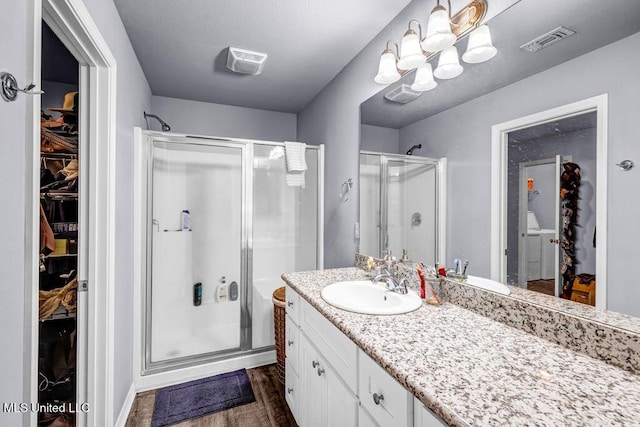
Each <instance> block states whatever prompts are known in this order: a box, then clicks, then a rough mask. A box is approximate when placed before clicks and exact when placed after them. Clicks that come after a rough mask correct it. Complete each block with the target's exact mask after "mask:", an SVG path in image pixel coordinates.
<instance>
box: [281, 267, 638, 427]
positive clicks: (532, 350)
mask: <svg viewBox="0 0 640 427" xmlns="http://www.w3.org/2000/svg"><path fill="white" fill-rule="evenodd" d="M282 277H283V279H284V280H285V282H286V283H287V284H288V286H287V323H286V335H287V338H286V339H287V358H286V369H287V371H286V387H285V392H286V399H287V402H288V403H289V406H290V408H291V410H292V412H293V414H294V417H295V418H296V421H297V422H298V424H299V425H301V426H318V425H326V426H331V425H345V426H369V425H382V426H412V425H420V426H437V425H456V426H466V425H535V424H546V425H617V424H633V423H634V422H637V420H638V419H640V377H638V376H637V375H636V373H635V372H632V371H630V370H629V369H621V368H619V367H616V366H612V365H610V364H607V363H605V362H604V361H602V360H598V359H597V358H594V357H590V356H588V355H586V354H583V353H581V352H577V351H574V350H572V349H570V348H567V346H562V345H558V344H555V343H552V342H549V341H548V340H547V339H543V338H540V337H538V336H536V335H533V334H531V333H527V332H525V331H523V330H518V329H516V328H513V327H509V326H507V325H505V324H504V323H502V322H499V321H495V320H492V319H490V318H489V317H485V316H483V315H480V314H478V313H477V312H474V311H475V310H473V311H472V310H471V309H465V308H462V307H461V306H460V305H458V304H454V303H452V302H448V300H447V302H445V303H444V304H443V305H441V306H428V305H423V306H422V307H420V308H419V309H417V310H415V311H413V312H410V313H407V314H403V315H393V316H376V315H366V314H357V313H352V312H348V311H344V310H341V309H338V308H335V307H333V306H331V305H329V304H327V303H326V302H325V301H324V300H323V299H322V297H321V290H322V288H323V287H324V286H326V285H329V284H331V283H335V282H339V281H344V280H365V279H366V278H367V275H366V273H365V272H364V271H363V270H360V269H357V268H345V269H332V270H322V271H311V272H302V273H287V274H284V275H283V276H282ZM444 286H446V283H445V284H444ZM484 292H488V291H484ZM443 293H444V292H443ZM445 294H446V293H445ZM488 294H493V293H491V292H489V293H488ZM496 295H497V294H496ZM489 296H490V295H489ZM445 300H446V298H445ZM452 300H455V298H452ZM487 301H488V303H489V302H490V301H491V298H489V297H488V298H487ZM493 308H494V311H499V307H497V306H495V305H494V306H493ZM569 333H571V331H569ZM614 351H615V349H612V352H614Z"/></svg>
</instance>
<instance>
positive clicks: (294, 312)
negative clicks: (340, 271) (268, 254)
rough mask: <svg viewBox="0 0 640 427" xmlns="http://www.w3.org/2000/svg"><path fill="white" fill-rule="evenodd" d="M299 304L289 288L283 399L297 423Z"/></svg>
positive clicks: (298, 398) (298, 299)
mask: <svg viewBox="0 0 640 427" xmlns="http://www.w3.org/2000/svg"><path fill="white" fill-rule="evenodd" d="M299 304H300V296H299V295H298V294H297V293H296V292H295V291H294V290H293V289H291V288H289V287H287V290H286V311H287V317H286V322H285V340H286V343H285V354H286V359H285V383H284V391H285V399H286V401H287V404H288V405H289V409H290V410H291V413H292V414H293V417H294V418H295V419H296V421H297V422H298V424H300V421H299V416H300V415H299V413H300V410H299V402H300V376H299V372H300V371H299V362H298V361H299V358H300V316H299V315H298V306H299Z"/></svg>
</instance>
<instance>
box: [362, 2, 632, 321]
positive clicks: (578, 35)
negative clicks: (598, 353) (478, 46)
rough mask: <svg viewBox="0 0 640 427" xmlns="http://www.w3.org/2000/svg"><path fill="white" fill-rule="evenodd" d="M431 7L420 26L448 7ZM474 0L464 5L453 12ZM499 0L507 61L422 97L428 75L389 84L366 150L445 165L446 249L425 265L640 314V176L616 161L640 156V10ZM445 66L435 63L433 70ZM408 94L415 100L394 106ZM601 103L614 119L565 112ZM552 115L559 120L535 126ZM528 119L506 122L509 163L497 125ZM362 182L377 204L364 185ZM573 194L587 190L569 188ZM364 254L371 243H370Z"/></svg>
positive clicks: (499, 35) (494, 22)
mask: <svg viewBox="0 0 640 427" xmlns="http://www.w3.org/2000/svg"><path fill="white" fill-rule="evenodd" d="M415 1H416V2H417V1H419V0H415ZM423 3H425V5H424V10H425V12H424V16H420V17H415V18H416V19H418V20H422V25H426V21H427V18H428V11H429V10H431V8H432V7H433V5H435V1H433V2H424V1H423ZM427 3H429V4H427ZM431 3H433V5H431ZM465 4H466V2H459V3H457V2H454V5H453V11H454V12H455V11H456V7H462V6H464V5H465ZM487 4H488V7H489V10H491V8H492V7H493V6H494V5H496V7H502V8H503V9H504V10H502V11H501V12H500V13H497V14H496V13H494V14H493V15H492V16H491V19H489V20H488V21H487V22H486V23H487V24H488V26H489V28H490V30H491V35H492V41H493V45H494V46H495V47H496V48H497V54H496V55H495V57H493V58H492V59H490V60H488V61H486V62H483V63H476V64H473V63H465V62H463V61H460V64H461V65H462V67H463V68H464V70H463V72H462V74H460V75H459V76H457V77H455V78H451V79H438V78H437V77H436V79H435V81H436V82H437V87H435V88H434V89H432V90H429V91H424V92H418V93H415V94H412V93H411V85H412V83H413V82H414V79H415V76H416V73H415V71H410V72H407V73H405V74H404V75H403V76H402V77H401V79H400V80H398V81H397V82H394V83H391V84H389V85H386V86H381V90H380V92H379V93H377V94H375V95H374V96H372V97H371V98H369V99H368V100H366V101H365V102H363V103H362V105H361V140H360V144H361V145H360V150H361V153H364V154H366V152H376V153H390V154H392V155H393V156H398V157H399V158H406V157H408V156H407V151H409V150H411V149H412V148H414V147H416V146H419V147H420V148H414V150H412V152H411V154H412V155H411V156H410V157H413V158H429V159H443V158H446V165H447V166H446V174H445V176H444V177H443V179H444V181H445V186H446V189H445V190H444V191H445V195H444V196H443V198H442V199H440V200H441V201H442V202H443V203H445V204H446V218H443V219H444V220H446V224H445V225H443V227H444V231H443V235H445V236H446V237H445V239H444V242H442V243H443V245H444V247H445V249H444V252H443V253H442V254H439V253H438V252H437V251H433V252H431V253H427V254H425V255H424V256H422V255H421V256H419V257H418V258H419V259H420V260H421V261H424V262H427V263H433V262H436V261H437V262H440V264H446V265H450V264H452V262H453V260H454V259H456V258H457V259H468V260H469V271H470V272H471V274H474V275H478V276H483V277H491V278H494V279H498V280H500V281H503V282H507V283H509V284H511V285H514V286H519V287H521V288H525V289H529V290H532V291H536V292H542V293H547V294H549V295H553V296H556V297H558V298H561V297H564V298H566V299H573V300H574V301H578V302H576V304H577V303H583V304H587V305H589V304H590V305H595V306H597V307H598V308H602V309H608V310H612V311H616V312H620V313H624V314H629V315H633V316H640V287H638V286H636V285H634V283H635V281H636V280H635V276H636V275H635V273H634V272H633V269H632V268H629V266H630V265H633V262H634V260H635V259H640V245H638V244H637V243H636V242H634V239H635V237H633V236H636V237H637V236H640V222H638V221H637V218H638V217H640V199H637V197H632V196H631V194H637V187H638V183H640V181H639V178H638V173H640V168H637V167H636V168H632V169H628V170H624V169H623V168H621V167H619V166H616V164H622V162H623V161H624V160H631V161H634V162H635V164H638V163H639V162H640V144H638V143H637V132H635V130H634V128H635V123H637V120H638V117H640V104H638V102H637V100H638V99H640V75H639V74H638V72H637V70H638V69H640V55H637V53H636V52H638V50H639V49H640V33H639V31H640V2H638V1H636V0H620V1H616V2H602V1H596V0H566V1H562V2H558V1H555V0H520V1H515V2H514V1H511V2H504V1H496V2H494V1H491V0H487ZM494 12H495V11H494ZM490 15H491V14H490ZM558 27H563V28H564V29H563V30H557V28H558ZM405 29H406V23H405ZM402 31H403V30H400V33H399V34H398V35H397V41H398V42H399V41H400V40H401V39H402V36H403V34H402ZM554 31H556V33H554ZM557 31H560V32H561V33H562V34H558V33H557ZM548 33H553V34H551V35H550V36H548V37H551V38H556V39H557V40H555V39H554V40H553V42H549V41H550V39H549V40H546V39H545V38H542V39H540V40H539V45H540V46H537V47H538V48H539V49H538V50H536V51H535V52H531V51H529V50H526V49H523V48H521V46H523V45H526V44H527V43H528V42H530V41H532V40H534V39H536V38H538V37H539V36H543V35H545V34H548ZM467 43H468V37H466V38H463V39H460V40H458V42H457V44H456V46H457V47H458V52H459V54H460V55H461V54H462V53H463V52H464V50H465V49H466V48H467ZM385 47H386V46H380V51H381V52H382V51H383V50H384V49H385ZM534 50H535V49H534ZM438 60H439V58H438V55H436V56H435V57H433V58H431V59H430V62H431V64H432V68H434V69H435V68H436V67H437V65H438ZM375 65H377V64H372V68H373V69H372V70H371V73H372V76H373V75H375ZM403 85H404V86H403ZM398 92H402V94H403V95H406V96H403V97H402V100H404V101H407V99H408V102H405V103H400V102H394V101H393V100H390V99H389V98H394V97H397V93H398ZM405 92H406V93H405ZM593 99H596V100H598V101H597V102H596V104H597V105H604V107H605V108H604V112H603V111H602V109H601V110H600V111H598V108H599V107H598V106H597V105H596V106H593V107H585V108H583V110H582V111H572V112H567V110H566V106H568V105H575V104H576V103H580V102H584V101H585V100H593ZM598 102H600V104H598ZM563 108H565V110H563ZM550 111H555V112H557V115H556V116H555V117H551V116H545V118H544V119H542V118H541V119H539V120H538V121H535V120H529V121H526V120H525V121H523V120H524V119H523V118H526V117H529V118H531V117H535V115H536V114H542V113H543V112H550ZM518 120H521V122H522V123H523V124H522V125H520V126H515V125H513V126H512V127H510V128H509V129H508V131H506V129H507V128H506V127H504V126H503V129H502V130H503V131H504V132H503V135H502V138H503V142H504V144H503V145H501V146H500V147H502V148H500V149H502V150H504V152H503V153H501V155H502V156H503V157H502V158H501V157H499V156H496V153H495V152H494V151H495V144H494V142H493V141H494V139H495V137H496V135H495V134H492V131H493V132H494V133H495V129H494V127H496V126H498V127H499V126H500V125H504V124H506V123H512V124H513V123H518ZM525 122H526V124H524V123H525ZM598 135H600V139H598V138H599V137H598ZM361 157H362V156H361ZM500 159H502V160H503V161H502V162H501V163H499V162H500V161H501V160H500ZM361 165H362V162H361ZM362 171H363V169H361V175H362ZM501 174H502V175H501ZM576 174H577V176H576ZM576 180H577V184H576ZM360 185H361V197H365V195H366V193H367V192H366V191H364V192H363V190H362V186H363V185H365V186H366V185H368V184H367V183H366V182H365V183H363V181H362V177H361V181H360ZM576 185H577V186H576ZM501 186H502V187H503V188H501ZM571 186H573V187H572V188H573V189H574V190H576V191H575V192H574V193H572V194H568V193H567V191H569V189H570V188H569V187H571ZM363 193H364V195H363ZM380 194H382V193H380ZM419 194H420V193H418V195H417V196H419ZM501 194H502V195H503V196H504V197H503V198H501V197H502V196H501ZM570 198H572V199H571V200H569V199H570ZM599 203H600V204H599ZM495 206H498V208H497V209H496V208H495ZM436 209H437V207H436ZM367 213H368V212H367ZM360 218H361V222H362V224H361V230H360V234H361V242H362V241H363V240H362V238H363V237H362V236H365V237H364V238H365V240H366V239H369V241H370V242H371V241H373V240H371V239H374V238H377V240H375V239H374V240H375V241H377V242H381V241H382V240H381V238H380V237H376V236H379V235H380V224H379V223H377V224H373V225H372V226H370V227H364V225H365V224H366V223H367V220H366V218H365V217H364V216H363V207H362V203H361V212H360ZM408 218H409V219H408V220H407V224H409V227H410V218H411V217H410V216H409V217H408ZM369 222H370V221H369ZM501 227H503V228H501ZM409 232H410V230H409ZM372 236H373V237H372ZM382 243H384V241H382ZM379 249H380V245H379V244H378V246H377V247H376V248H375V250H378V251H379ZM361 251H362V252H366V251H367V249H366V248H365V247H364V246H362V245H361ZM372 251H373V249H372ZM371 255H378V253H371ZM429 257H433V259H429ZM577 279H579V280H580V282H579V285H580V286H576V288H575V290H580V292H582V293H581V294H580V295H578V292H575V295H572V289H571V287H572V285H573V284H574V283H575V284H578V282H575V280H577ZM567 285H569V286H567ZM590 287H591V288H590ZM563 294H564V295H563ZM567 304H569V305H571V303H569V302H567Z"/></svg>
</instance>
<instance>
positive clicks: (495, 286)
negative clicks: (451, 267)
mask: <svg viewBox="0 0 640 427" xmlns="http://www.w3.org/2000/svg"><path fill="white" fill-rule="evenodd" d="M465 283H466V284H468V285H471V286H475V287H477V288H481V289H486V290H488V291H493V292H496V293H499V294H502V295H509V294H510V293H511V289H509V288H508V287H507V286H506V285H503V284H502V283H500V282H496V281H495V280H491V279H485V278H484V277H478V276H467V280H465Z"/></svg>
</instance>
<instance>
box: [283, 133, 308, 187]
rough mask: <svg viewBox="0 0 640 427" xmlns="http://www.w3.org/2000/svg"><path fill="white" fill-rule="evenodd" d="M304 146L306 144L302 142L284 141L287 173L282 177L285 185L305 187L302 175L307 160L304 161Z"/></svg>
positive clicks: (305, 146)
mask: <svg viewBox="0 0 640 427" xmlns="http://www.w3.org/2000/svg"><path fill="white" fill-rule="evenodd" d="M306 148H307V145H306V144H305V143H304V142H291V141H285V142H284V153H285V159H286V163H287V173H286V175H285V178H284V179H285V184H286V185H287V187H302V188H304V187H305V179H304V175H305V171H306V170H307V162H306V161H305V152H306Z"/></svg>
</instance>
